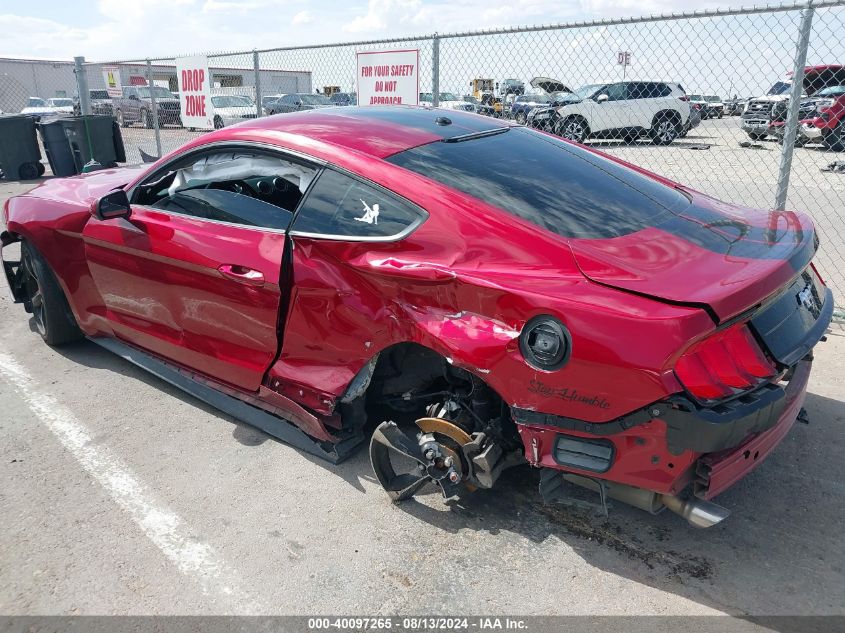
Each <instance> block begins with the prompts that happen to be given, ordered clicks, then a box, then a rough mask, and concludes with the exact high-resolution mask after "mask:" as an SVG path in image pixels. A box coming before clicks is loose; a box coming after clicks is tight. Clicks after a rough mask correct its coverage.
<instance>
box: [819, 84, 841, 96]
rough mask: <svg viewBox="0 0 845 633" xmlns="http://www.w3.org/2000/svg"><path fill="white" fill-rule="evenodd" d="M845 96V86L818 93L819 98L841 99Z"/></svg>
mask: <svg viewBox="0 0 845 633" xmlns="http://www.w3.org/2000/svg"><path fill="white" fill-rule="evenodd" d="M842 95H845V86H829V87H827V88H824V89H822V90H819V91H818V92H817V93H816V96H817V97H839V96H842Z"/></svg>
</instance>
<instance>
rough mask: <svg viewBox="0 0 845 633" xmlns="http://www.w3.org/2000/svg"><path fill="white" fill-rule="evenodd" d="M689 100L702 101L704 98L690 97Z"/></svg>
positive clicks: (699, 96)
mask: <svg viewBox="0 0 845 633" xmlns="http://www.w3.org/2000/svg"><path fill="white" fill-rule="evenodd" d="M689 100H690V101H704V97H702V96H701V95H690V96H689Z"/></svg>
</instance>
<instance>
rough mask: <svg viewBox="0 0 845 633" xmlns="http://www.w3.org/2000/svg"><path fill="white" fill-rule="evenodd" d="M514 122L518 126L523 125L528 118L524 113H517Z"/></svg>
mask: <svg viewBox="0 0 845 633" xmlns="http://www.w3.org/2000/svg"><path fill="white" fill-rule="evenodd" d="M514 120H515V121H516V122H517V123H519V124H520V125H525V122H526V121H527V120H528V117H527V116H526V115H525V112H517V113H516V116H515V117H514Z"/></svg>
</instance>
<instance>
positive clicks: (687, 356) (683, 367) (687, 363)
mask: <svg viewBox="0 0 845 633" xmlns="http://www.w3.org/2000/svg"><path fill="white" fill-rule="evenodd" d="M776 373H777V369H776V368H775V366H774V365H773V364H772V363H771V362H770V361H769V359H768V358H766V355H765V354H764V353H763V350H762V349H760V346H759V345H758V344H757V341H756V340H755V339H754V336H753V335H752V334H751V331H750V330H749V329H748V326H747V325H746V324H745V323H740V324H737V325H734V326H731V327H729V328H727V329H725V330H722V331H720V332H716V333H715V334H713V335H712V336H709V337H707V338H706V339H704V340H702V341H699V342H698V343H696V344H695V345H693V346H692V347H691V348H690V349H688V350H687V351H686V352H684V354H683V355H682V356H681V357H680V358H679V359H678V362H677V364H676V365H675V374H676V375H677V376H678V379H679V380H680V381H681V382H682V383H683V385H684V387H686V388H687V390H688V391H689V392H690V393H691V394H692V395H693V396H695V397H696V398H698V399H699V400H716V399H720V398H726V397H728V396H733V395H736V394H738V393H741V392H743V391H746V390H748V389H751V388H753V387H756V386H758V385H759V384H761V383H762V382H765V381H766V380H768V379H770V378H772V377H773V376H775V374H776Z"/></svg>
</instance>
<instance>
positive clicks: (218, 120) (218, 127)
mask: <svg viewBox="0 0 845 633" xmlns="http://www.w3.org/2000/svg"><path fill="white" fill-rule="evenodd" d="M214 129H215V130H222V129H223V119H221V118H220V117H219V116H215V117H214Z"/></svg>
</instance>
